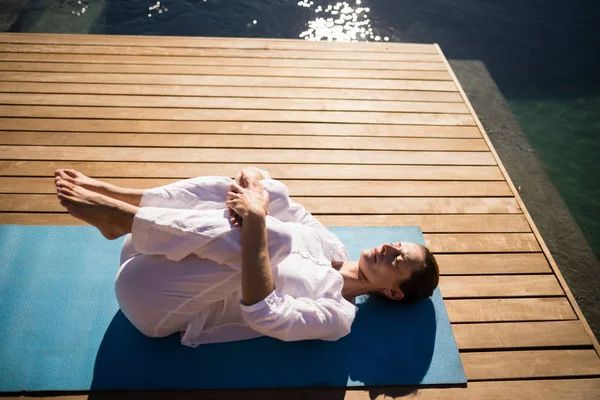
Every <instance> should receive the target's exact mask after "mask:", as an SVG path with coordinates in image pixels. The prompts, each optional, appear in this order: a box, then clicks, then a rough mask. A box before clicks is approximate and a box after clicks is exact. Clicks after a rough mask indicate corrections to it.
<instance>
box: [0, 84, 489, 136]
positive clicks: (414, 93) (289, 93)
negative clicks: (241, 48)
mask: <svg viewBox="0 0 600 400" xmlns="http://www.w3.org/2000/svg"><path fill="white" fill-rule="evenodd" d="M0 92H8V93H11V92H14V93H20V92H24V93H75V94H84V93H85V94H95V95H131V94H136V95H144V96H178V97H190V96H196V97H202V96H205V97H232V98H280V99H322V100H359V101H369V100H376V101H415V102H418V101H420V102H446V103H461V101H460V97H459V95H458V93H454V92H436V91H425V90H376V89H331V88H311V87H287V88H283V87H253V86H251V87H243V86H186V85H121V84H114V85H111V84H103V85H90V84H82V83H52V82H2V85H0ZM477 133H478V134H479V131H477Z"/></svg>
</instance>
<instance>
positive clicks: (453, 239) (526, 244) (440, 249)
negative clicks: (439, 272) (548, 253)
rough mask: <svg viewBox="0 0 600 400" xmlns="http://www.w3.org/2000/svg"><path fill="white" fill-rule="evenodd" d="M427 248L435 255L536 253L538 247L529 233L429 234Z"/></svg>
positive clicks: (426, 238) (534, 238)
mask: <svg viewBox="0 0 600 400" xmlns="http://www.w3.org/2000/svg"><path fill="white" fill-rule="evenodd" d="M425 240H426V242H427V246H428V247H429V248H430V249H431V251H433V252H436V253H504V252H509V253H513V252H537V251H540V250H541V249H540V246H539V245H538V242H537V240H536V237H535V236H534V235H533V234H531V233H503V234H477V233H454V234H429V235H426V236H425Z"/></svg>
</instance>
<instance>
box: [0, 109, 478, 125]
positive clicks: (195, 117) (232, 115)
mask: <svg viewBox="0 0 600 400" xmlns="http://www.w3.org/2000/svg"><path fill="white" fill-rule="evenodd" d="M0 117H32V118H98V119H134V120H137V119H160V120H192V121H263V122H267V121H273V122H337V123H341V124H351V123H363V124H392V125H414V124H421V125H473V118H472V117H471V116H470V115H468V114H425V113H385V112H383V113H379V112H350V111H297V110H293V111H283V110H282V111H274V110H190V109H186V108H167V109H165V108H162V109H152V108H133V107H131V108H128V107H100V108H94V107H60V106H56V107H52V106H10V105H3V106H0Z"/></svg>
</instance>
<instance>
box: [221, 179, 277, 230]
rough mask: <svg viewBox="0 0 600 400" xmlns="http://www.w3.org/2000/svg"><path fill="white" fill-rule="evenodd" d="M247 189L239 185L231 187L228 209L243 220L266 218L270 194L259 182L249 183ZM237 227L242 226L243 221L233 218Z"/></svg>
mask: <svg viewBox="0 0 600 400" xmlns="http://www.w3.org/2000/svg"><path fill="white" fill-rule="evenodd" d="M247 183H248V185H247V187H242V186H240V185H238V184H237V183H234V184H232V185H231V187H230V189H229V192H228V193H227V202H226V204H227V207H229V208H230V209H231V210H233V211H234V212H235V213H236V214H237V215H238V216H239V217H241V219H242V220H243V219H244V218H247V217H249V216H251V215H254V216H262V217H265V216H266V215H267V206H268V205H269V193H268V192H267V191H266V190H264V189H263V187H262V185H261V184H260V182H259V181H257V180H256V181H251V182H247ZM231 222H232V223H233V224H234V225H235V226H241V225H242V221H240V220H239V219H236V218H235V217H233V218H231Z"/></svg>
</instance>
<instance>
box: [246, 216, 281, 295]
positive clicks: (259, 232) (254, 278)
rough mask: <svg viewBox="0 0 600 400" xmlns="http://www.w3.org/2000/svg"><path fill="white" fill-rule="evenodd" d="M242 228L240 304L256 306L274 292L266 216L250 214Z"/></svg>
mask: <svg viewBox="0 0 600 400" xmlns="http://www.w3.org/2000/svg"><path fill="white" fill-rule="evenodd" d="M243 219H244V224H243V226H242V302H243V303H244V304H245V305H252V304H256V303H258V302H259V301H261V300H263V299H265V298H266V297H267V296H268V295H269V294H271V293H272V292H273V290H275V282H274V281H273V273H272V272H271V262H270V260H269V250H268V249H269V245H268V240H267V224H266V220H265V219H266V216H263V215H257V214H250V215H248V216H246V217H244V218H243Z"/></svg>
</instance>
